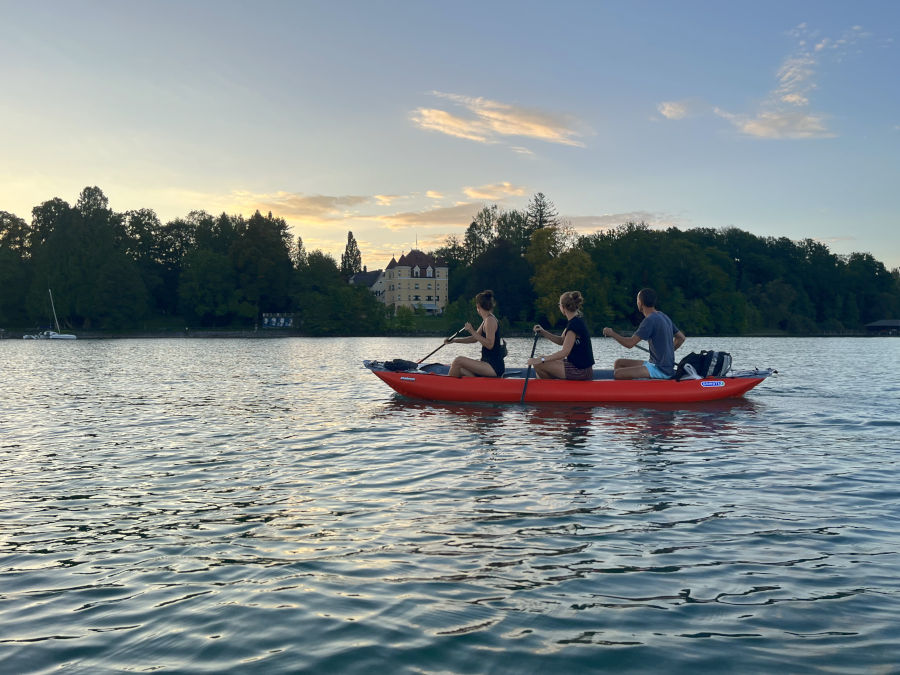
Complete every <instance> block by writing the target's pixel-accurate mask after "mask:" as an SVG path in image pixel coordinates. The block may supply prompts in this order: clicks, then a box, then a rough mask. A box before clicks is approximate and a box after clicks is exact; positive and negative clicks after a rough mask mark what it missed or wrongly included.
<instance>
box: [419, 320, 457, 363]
mask: <svg viewBox="0 0 900 675" xmlns="http://www.w3.org/2000/svg"><path fill="white" fill-rule="evenodd" d="M465 329H466V327H465V326H463V327H462V328H460V329H459V330H458V331H456V332H455V333H454V334H453V335H451V336H450V337H448V338H447V339H448V340H452V339H453V338H455V337H456V336H457V335H459V334H460V333H462V332H463V331H464V330H465ZM445 344H447V343H446V342H443V343H441V346H440V347H438V348H437V349H435V350H434V351H433V352H431V354H434V353H435V352H436V351H438V350H439V349H441V348H442V347H443V346H444V345H445ZM431 354H426V355H425V356H423V357H422V358H421V359H419V360H418V361H416V363H422V361H424V360H425V359H427V358H428V357H429V356H431Z"/></svg>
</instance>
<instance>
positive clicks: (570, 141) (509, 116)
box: [410, 91, 591, 154]
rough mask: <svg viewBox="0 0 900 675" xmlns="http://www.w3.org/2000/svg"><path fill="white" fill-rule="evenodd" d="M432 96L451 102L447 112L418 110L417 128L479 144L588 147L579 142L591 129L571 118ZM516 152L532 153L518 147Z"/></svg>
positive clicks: (439, 94)
mask: <svg viewBox="0 0 900 675" xmlns="http://www.w3.org/2000/svg"><path fill="white" fill-rule="evenodd" d="M432 95H433V96H435V97H437V98H440V99H443V100H444V101H447V102H448V104H449V107H451V109H452V112H451V111H448V110H446V109H444V108H446V107H448V106H445V107H443V108H424V107H423V108H417V109H416V110H414V111H413V112H412V113H411V115H410V118H411V120H412V122H413V124H415V125H416V126H417V127H419V128H420V129H426V130H428V131H437V132H439V133H442V134H447V135H448V136H455V137H457V138H464V139H467V140H470V141H476V142H478V143H499V142H501V141H502V140H503V139H505V138H507V137H517V136H518V137H525V138H532V139H536V140H540V141H545V142H547V143H557V144H561V145H569V146H575V147H584V142H582V141H581V140H579V138H581V137H583V136H585V135H586V134H589V133H591V131H590V129H588V127H587V126H586V125H584V124H583V123H582V122H580V121H579V120H577V119H576V118H574V117H573V116H571V115H564V114H559V113H551V112H547V111H543V110H537V109H532V108H524V107H520V106H516V105H511V104H509V103H501V102H499V101H492V100H490V99H486V98H473V97H470V96H461V95H459V94H447V93H443V92H439V91H435V92H432ZM515 150H516V152H520V153H524V154H530V152H531V151H530V150H528V149H527V148H522V147H521V146H516V147H515Z"/></svg>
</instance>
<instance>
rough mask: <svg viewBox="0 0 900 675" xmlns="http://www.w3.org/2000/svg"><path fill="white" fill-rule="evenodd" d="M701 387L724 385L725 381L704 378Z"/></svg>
mask: <svg viewBox="0 0 900 675" xmlns="http://www.w3.org/2000/svg"><path fill="white" fill-rule="evenodd" d="M700 386H701V387H724V386H725V382H723V381H722V380H704V381H703V382H701V383H700Z"/></svg>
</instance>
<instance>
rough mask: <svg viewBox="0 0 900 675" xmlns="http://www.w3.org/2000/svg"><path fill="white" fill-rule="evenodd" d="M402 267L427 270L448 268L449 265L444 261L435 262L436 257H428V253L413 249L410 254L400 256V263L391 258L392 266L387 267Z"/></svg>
mask: <svg viewBox="0 0 900 675" xmlns="http://www.w3.org/2000/svg"><path fill="white" fill-rule="evenodd" d="M397 265H400V266H402V267H415V266H416V265H418V266H419V269H422V270H424V269H426V268H427V267H431V268H435V267H446V266H447V264H446V263H445V262H444V261H442V260H435V259H434V256H431V255H428V254H427V253H423V252H422V251H420V250H418V249H415V248H414V249H413V250H412V251H410V252H409V253H407V254H405V255H401V256H400V260H399V261H395V260H394V259H393V258H391V262H390V264H389V265H388V266H387V268H388V269H391V268H392V267H395V266H397Z"/></svg>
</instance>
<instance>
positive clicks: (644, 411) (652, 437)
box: [381, 396, 758, 454]
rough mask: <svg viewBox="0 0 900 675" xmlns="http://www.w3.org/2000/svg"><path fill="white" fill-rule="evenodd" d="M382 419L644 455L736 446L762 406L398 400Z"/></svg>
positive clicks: (490, 438) (735, 402) (741, 402)
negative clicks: (623, 448) (704, 443)
mask: <svg viewBox="0 0 900 675" xmlns="http://www.w3.org/2000/svg"><path fill="white" fill-rule="evenodd" d="M381 414H383V415H385V416H387V417H398V416H399V417H407V416H411V417H414V418H415V419H416V422H417V423H418V424H426V425H427V424H430V423H433V424H441V423H443V422H444V421H446V420H447V419H448V418H449V419H450V420H452V423H453V424H454V425H461V426H464V427H466V428H467V429H469V430H471V431H474V432H475V433H477V434H478V435H480V436H482V437H483V438H484V440H485V442H486V443H488V444H492V443H493V442H494V440H495V439H496V437H497V434H498V429H500V428H502V429H503V431H504V433H507V434H517V435H519V436H520V437H521V436H522V435H523V434H524V435H527V436H528V437H532V436H535V435H537V436H541V437H547V438H549V439H552V440H553V441H554V442H556V443H560V444H561V445H562V447H564V448H566V449H568V450H579V449H587V448H591V447H592V446H594V445H597V446H600V447H604V446H610V445H618V444H620V443H621V442H622V441H625V442H627V443H628V444H629V445H631V446H632V447H634V448H635V449H636V450H638V451H640V452H641V453H650V454H654V453H660V452H670V451H676V450H692V449H697V447H698V446H697V444H696V443H694V441H698V440H708V439H711V438H712V439H718V440H719V441H720V442H728V443H733V442H736V441H738V442H739V439H740V434H741V432H742V431H743V432H746V429H745V427H746V425H748V424H750V423H752V420H753V419H754V418H756V417H757V416H758V404H756V403H754V402H753V401H749V400H747V399H729V400H723V401H707V402H703V403H688V404H685V403H682V404H666V403H640V404H638V403H634V404H629V403H617V404H608V405H600V406H588V405H571V404H559V403H544V404H535V403H532V404H528V405H524V406H520V405H517V404H489V403H441V402H430V401H417V400H412V399H406V398H403V397H401V396H396V397H394V398H392V399H390V400H389V401H388V402H386V403H385V405H384V407H383V409H382V410H381Z"/></svg>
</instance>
